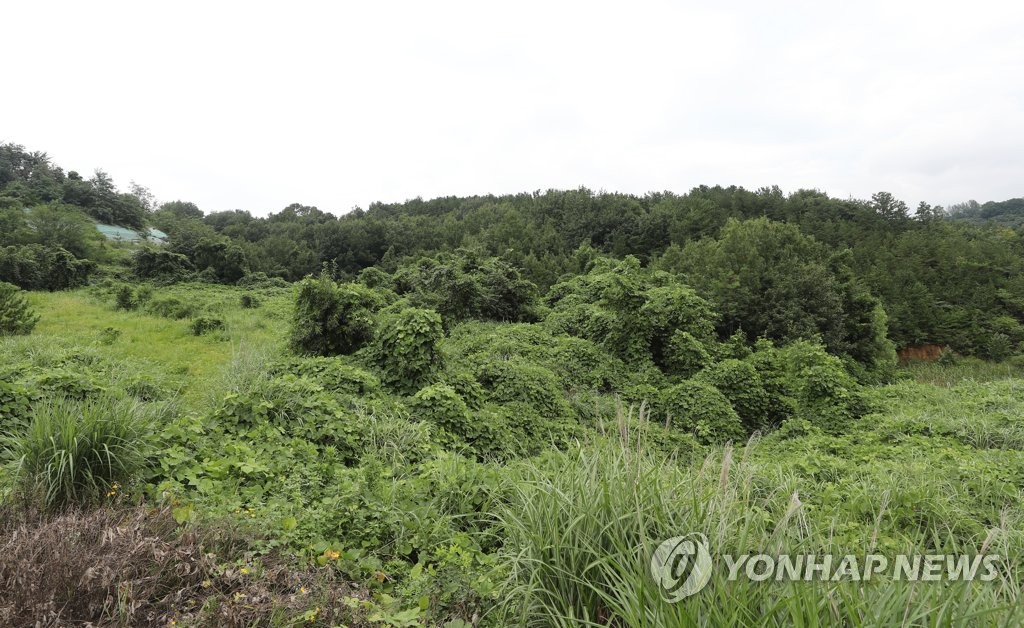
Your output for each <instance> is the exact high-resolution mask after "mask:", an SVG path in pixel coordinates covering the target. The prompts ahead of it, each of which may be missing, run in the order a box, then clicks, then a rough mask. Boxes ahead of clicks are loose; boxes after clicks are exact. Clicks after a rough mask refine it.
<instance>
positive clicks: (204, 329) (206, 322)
mask: <svg viewBox="0 0 1024 628" xmlns="http://www.w3.org/2000/svg"><path fill="white" fill-rule="evenodd" d="M190 329H191V330H192V335H193V336H202V335H203V334H208V333H210V332H211V331H214V330H217V329H224V321H222V320H221V319H219V318H207V317H205V316H200V317H199V318H197V319H195V320H194V321H192V325H191V326H190Z"/></svg>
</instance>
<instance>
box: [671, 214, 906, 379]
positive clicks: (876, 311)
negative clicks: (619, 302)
mask: <svg viewBox="0 0 1024 628" xmlns="http://www.w3.org/2000/svg"><path fill="white" fill-rule="evenodd" d="M660 265H661V267H663V268H667V269H671V270H674V271H676V272H680V273H685V274H686V276H687V277H688V278H689V279H690V280H691V281H693V282H694V284H695V285H696V286H697V287H698V288H699V289H700V290H701V291H702V293H703V294H705V295H708V296H709V297H710V298H711V299H712V300H713V301H714V302H715V303H716V305H717V307H718V309H719V311H720V312H721V313H722V318H721V322H720V324H719V327H718V329H719V334H720V335H721V336H722V337H727V336H729V335H731V334H733V333H734V332H736V331H737V330H740V329H742V330H743V331H744V332H745V333H746V335H747V338H748V340H749V341H753V340H754V339H756V338H759V337H765V338H768V339H771V340H774V341H778V342H788V341H792V340H797V339H800V338H814V337H821V338H822V339H823V341H824V343H825V345H826V346H827V347H828V348H829V350H830V351H832V352H834V353H837V354H842V355H850V356H851V357H853V358H854V359H855V360H858V361H860V362H861V363H863V364H865V366H867V367H869V368H874V367H875V366H876V363H878V364H882V363H885V362H894V361H895V355H894V353H893V349H892V347H891V345H890V344H889V343H888V341H886V340H885V332H886V319H885V315H884V311H883V310H882V309H881V305H880V304H879V303H878V300H877V299H875V298H874V297H872V296H871V295H870V293H868V292H867V291H866V290H864V289H863V288H862V287H861V286H860V285H859V283H858V282H857V281H856V280H855V279H853V278H852V277H851V276H850V273H849V270H848V269H847V268H846V267H845V266H844V265H843V264H842V261H841V260H840V259H839V258H837V257H834V256H833V255H832V254H831V253H830V252H829V250H828V248H827V247H826V246H824V245H823V244H821V243H820V242H818V241H817V240H815V239H814V238H813V237H809V236H806V235H804V234H802V233H801V232H800V230H799V228H797V227H796V226H795V225H788V224H784V223H779V222H773V221H771V220H768V219H767V218H759V219H754V220H747V221H742V222H741V221H737V220H730V221H728V222H727V223H726V224H725V226H724V227H723V228H722V231H721V234H720V236H719V237H718V239H711V238H705V239H703V240H701V241H699V242H691V243H689V244H687V245H686V247H685V248H683V249H681V250H679V251H677V252H673V253H672V254H668V253H666V257H665V258H664V259H662V260H661V262H660Z"/></svg>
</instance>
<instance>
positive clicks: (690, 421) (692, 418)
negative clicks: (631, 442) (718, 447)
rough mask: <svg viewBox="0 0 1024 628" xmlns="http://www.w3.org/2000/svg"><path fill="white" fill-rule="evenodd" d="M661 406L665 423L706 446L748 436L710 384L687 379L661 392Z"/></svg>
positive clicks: (724, 399) (734, 412)
mask: <svg viewBox="0 0 1024 628" xmlns="http://www.w3.org/2000/svg"><path fill="white" fill-rule="evenodd" d="M661 407H662V409H663V410H664V412H665V413H667V415H668V419H667V422H668V423H669V425H670V426H675V427H676V429H680V430H683V431H686V432H692V433H693V434H694V435H696V436H697V438H699V439H700V440H701V441H703V442H705V443H722V442H725V441H730V440H735V441H739V440H744V439H745V438H746V436H747V433H746V430H745V429H744V428H743V421H742V420H740V417H739V415H738V414H736V411H735V410H733V407H732V405H731V404H730V403H729V400H728V399H727V398H726V397H725V395H723V394H722V393H721V392H719V391H718V390H717V389H716V388H715V387H713V386H711V385H710V384H707V383H704V382H701V381H696V380H692V379H690V380H686V381H684V382H682V383H680V384H676V385H675V386H673V387H671V388H669V389H668V390H665V391H664V392H663V393H662V398H661Z"/></svg>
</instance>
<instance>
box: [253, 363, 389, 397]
mask: <svg viewBox="0 0 1024 628" xmlns="http://www.w3.org/2000/svg"><path fill="white" fill-rule="evenodd" d="M270 373H271V374H273V375H278V374H283V373H291V374H292V375H296V376H298V377H303V378H306V379H309V380H312V381H314V382H316V383H317V384H319V385H320V386H323V387H324V389H326V390H329V391H331V392H333V393H342V394H346V395H355V396H371V395H374V394H377V393H379V392H380V391H381V384H380V380H379V379H378V378H377V377H376V376H375V375H372V374H371V373H368V372H366V371H364V370H363V369H360V368H358V367H355V366H351V365H349V364H345V363H344V362H342V361H341V360H339V359H337V358H324V357H313V358H290V359H287V360H282V361H280V362H277V363H276V364H274V365H272V366H271V368H270Z"/></svg>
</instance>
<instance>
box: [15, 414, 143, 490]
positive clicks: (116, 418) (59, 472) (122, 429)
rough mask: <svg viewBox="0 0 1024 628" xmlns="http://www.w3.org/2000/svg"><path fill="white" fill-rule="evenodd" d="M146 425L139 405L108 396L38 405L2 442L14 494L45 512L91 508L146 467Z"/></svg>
mask: <svg viewBox="0 0 1024 628" xmlns="http://www.w3.org/2000/svg"><path fill="white" fill-rule="evenodd" d="M148 429H149V428H148V425H147V421H146V419H145V417H144V415H143V414H142V412H141V410H140V408H139V406H138V405H136V404H134V403H132V402H127V401H123V400H119V399H116V398H112V397H98V398H95V399H87V400H83V401H78V400H73V399H66V398H57V399H54V400H52V401H49V402H45V403H39V404H37V405H36V406H35V407H34V408H33V413H32V418H31V420H30V421H29V422H28V425H27V426H26V427H25V428H24V429H23V430H20V431H14V432H13V433H9V434H8V435H7V436H5V437H4V440H3V447H4V450H3V456H4V458H5V459H6V460H7V469H8V472H9V473H10V479H11V481H12V482H13V485H14V490H15V491H16V492H17V494H19V495H20V496H21V497H23V498H24V499H26V500H29V501H32V502H38V503H40V504H41V505H43V506H46V507H48V508H63V507H65V506H70V505H75V504H77V505H87V504H95V503H98V502H101V501H103V500H104V499H107V498H109V497H110V496H112V495H116V494H117V493H119V487H121V486H125V485H127V483H128V482H130V481H131V480H132V479H133V478H134V477H135V476H136V474H137V473H138V472H139V471H140V470H141V469H142V468H143V467H144V465H145V463H146V459H147V456H148V444H147V441H146V439H147V433H148Z"/></svg>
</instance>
